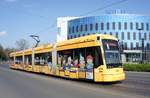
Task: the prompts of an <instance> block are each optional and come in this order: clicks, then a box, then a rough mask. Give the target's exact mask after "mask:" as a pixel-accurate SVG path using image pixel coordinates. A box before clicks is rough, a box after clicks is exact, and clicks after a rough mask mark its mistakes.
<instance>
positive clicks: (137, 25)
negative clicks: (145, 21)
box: [136, 22, 139, 30]
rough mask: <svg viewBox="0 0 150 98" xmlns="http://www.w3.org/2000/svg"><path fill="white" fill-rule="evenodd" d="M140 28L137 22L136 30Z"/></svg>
mask: <svg viewBox="0 0 150 98" xmlns="http://www.w3.org/2000/svg"><path fill="white" fill-rule="evenodd" d="M138 29H139V24H138V23H137V22H136V30H138Z"/></svg>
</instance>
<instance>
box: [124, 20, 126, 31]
mask: <svg viewBox="0 0 150 98" xmlns="http://www.w3.org/2000/svg"><path fill="white" fill-rule="evenodd" d="M124 29H125V30H127V23H126V22H125V23H124Z"/></svg>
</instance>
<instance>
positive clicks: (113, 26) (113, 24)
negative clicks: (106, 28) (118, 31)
mask: <svg viewBox="0 0 150 98" xmlns="http://www.w3.org/2000/svg"><path fill="white" fill-rule="evenodd" d="M112 29H113V30H115V22H113V23H112Z"/></svg>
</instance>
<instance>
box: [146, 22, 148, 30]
mask: <svg viewBox="0 0 150 98" xmlns="http://www.w3.org/2000/svg"><path fill="white" fill-rule="evenodd" d="M146 30H147V31H148V30H149V24H148V23H146Z"/></svg>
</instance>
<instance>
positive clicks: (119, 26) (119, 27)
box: [118, 22, 121, 30]
mask: <svg viewBox="0 0 150 98" xmlns="http://www.w3.org/2000/svg"><path fill="white" fill-rule="evenodd" d="M118 29H119V30H121V22H119V23H118Z"/></svg>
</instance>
